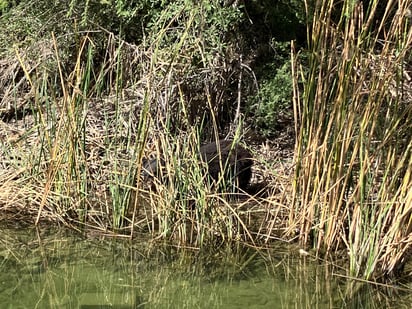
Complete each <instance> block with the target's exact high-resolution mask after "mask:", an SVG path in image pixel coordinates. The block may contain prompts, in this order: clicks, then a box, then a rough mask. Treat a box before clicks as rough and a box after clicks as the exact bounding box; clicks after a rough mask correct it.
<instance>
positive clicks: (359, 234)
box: [290, 1, 412, 279]
mask: <svg viewBox="0 0 412 309" xmlns="http://www.w3.org/2000/svg"><path fill="white" fill-rule="evenodd" d="M334 2H335V1H329V2H319V5H318V6H317V8H316V10H315V14H314V18H313V27H312V37H311V39H310V42H309V45H310V52H311V54H310V57H309V60H308V61H309V63H308V64H309V67H308V71H307V74H306V73H304V74H305V75H306V77H305V78H306V80H305V82H304V92H303V96H302V100H303V101H302V102H301V103H300V102H299V101H298V100H297V99H295V117H296V122H297V123H300V124H301V125H300V128H299V129H298V139H297V148H296V149H297V151H296V154H295V161H296V176H295V177H296V180H295V184H294V206H295V208H294V211H292V212H291V214H290V217H291V222H292V226H294V227H296V228H298V229H299V233H300V240H301V242H302V243H303V244H312V246H313V247H315V248H316V250H317V252H326V253H333V252H335V251H336V250H340V249H343V248H345V249H346V250H347V252H348V255H349V260H350V273H351V275H353V276H356V277H362V278H366V279H369V278H371V277H373V276H375V275H378V276H379V275H391V274H392V275H393V274H394V273H396V271H397V270H396V267H395V265H398V267H400V265H402V264H404V263H405V259H404V258H405V257H406V254H407V252H408V251H409V250H410V247H411V244H412V242H411V238H410V231H411V228H412V226H411V223H412V220H411V218H412V217H411V211H412V208H411V207H412V204H411V203H410V195H411V194H412V193H411V188H412V182H411V181H412V179H411V177H410V175H411V172H412V170H411V162H412V161H411V160H412V152H411V150H412V149H411V144H412V136H411V132H412V131H411V123H412V110H411V106H410V103H408V102H409V101H408V100H409V99H408V98H409V97H410V95H409V93H410V91H411V90H410V89H409V87H408V84H409V82H408V80H407V78H406V75H405V74H404V73H405V72H404V69H405V67H404V66H405V63H406V62H407V59H408V50H409V48H410V45H411V39H412V30H411V28H410V22H409V19H408V18H407V17H406V16H407V15H408V14H409V11H408V9H407V8H408V7H409V5H410V3H408V1H400V5H401V6H400V7H399V8H398V7H397V6H396V5H395V3H394V2H391V1H389V2H388V3H387V6H386V12H385V14H384V18H383V19H381V20H379V23H380V24H378V25H377V26H375V27H373V29H375V30H378V29H379V31H378V32H376V33H375V32H373V31H371V28H368V27H367V26H366V25H367V23H370V22H372V20H376V19H375V15H374V14H375V8H376V5H377V2H378V1H372V2H371V4H370V5H371V7H370V13H369V14H368V13H367V12H366V11H363V10H362V5H361V4H354V3H353V2H352V1H344V7H343V10H342V13H341V14H342V15H341V17H340V19H339V20H336V17H335V19H334V17H333V13H334V11H333V7H334ZM369 20H370V21H369ZM381 36H384V38H381ZM295 98H296V96H295Z"/></svg>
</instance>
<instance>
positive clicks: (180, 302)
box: [0, 228, 412, 308]
mask: <svg viewBox="0 0 412 309" xmlns="http://www.w3.org/2000/svg"><path fill="white" fill-rule="evenodd" d="M0 233H1V235H2V236H1V241H0V308H409V307H410V304H411V303H412V302H411V301H412V298H411V296H410V295H409V293H407V292H400V291H399V290H398V289H392V288H389V289H388V288H387V289H385V291H383V290H382V289H381V288H377V287H373V286H370V285H366V284H362V285H359V284H353V282H349V281H347V280H344V279H343V278H342V277H340V276H336V275H334V273H338V272H340V273H342V270H340V271H338V269H334V268H333V267H331V266H328V265H326V263H319V262H316V261H314V260H313V259H312V258H310V257H303V256H300V255H299V254H298V253H296V252H295V251H296V250H293V249H291V248H288V249H286V247H284V246H279V248H274V249H273V250H271V251H263V252H260V253H258V252H256V250H253V249H248V248H245V247H241V246H232V247H230V248H229V247H227V246H226V247H223V246H221V247H219V246H217V248H214V249H213V250H183V249H177V248H175V247H171V246H166V245H162V246H160V245H159V244H156V245H153V244H150V242H148V241H145V240H144V239H135V240H133V241H132V242H130V241H128V240H124V239H123V240H121V239H108V238H102V237H99V238H97V237H94V238H90V237H89V238H86V237H82V236H81V235H79V234H76V233H73V232H68V231H64V230H62V229H59V230H54V231H50V230H36V229H21V228H20V229H10V228H0ZM204 251H206V252H204Z"/></svg>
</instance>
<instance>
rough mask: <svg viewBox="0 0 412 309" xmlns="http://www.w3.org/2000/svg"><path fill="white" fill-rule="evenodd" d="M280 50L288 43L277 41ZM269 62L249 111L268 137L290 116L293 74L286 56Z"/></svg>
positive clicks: (256, 126)
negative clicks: (281, 121)
mask: <svg viewBox="0 0 412 309" xmlns="http://www.w3.org/2000/svg"><path fill="white" fill-rule="evenodd" d="M275 45H277V46H279V47H280V50H282V49H283V50H284V51H285V50H286V49H287V46H288V44H284V43H276V44H275ZM277 58H278V60H277V61H276V60H275V61H273V62H271V63H269V64H267V65H266V66H265V68H264V70H263V72H262V73H261V75H262V76H263V78H262V80H261V81H260V82H259V92H258V93H257V94H256V95H255V96H254V97H251V98H250V99H249V106H248V113H249V114H251V115H252V117H251V118H250V121H251V122H252V124H253V126H254V127H255V128H256V129H257V130H258V131H259V132H260V133H261V134H262V135H263V136H266V137H270V136H274V135H275V134H276V132H277V131H278V130H279V129H280V128H279V122H280V120H284V118H285V117H290V113H291V105H292V91H293V83H292V74H291V69H290V61H289V60H287V59H286V56H279V57H277Z"/></svg>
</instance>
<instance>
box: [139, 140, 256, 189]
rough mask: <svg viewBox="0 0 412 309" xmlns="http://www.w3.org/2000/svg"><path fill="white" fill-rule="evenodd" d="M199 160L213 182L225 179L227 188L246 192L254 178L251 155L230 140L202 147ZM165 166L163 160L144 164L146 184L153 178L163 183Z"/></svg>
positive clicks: (149, 161)
mask: <svg viewBox="0 0 412 309" xmlns="http://www.w3.org/2000/svg"><path fill="white" fill-rule="evenodd" d="M199 159H200V160H201V161H203V162H204V163H206V164H205V165H206V166H207V173H208V178H209V180H210V181H211V182H214V183H216V182H219V181H222V180H221V179H220V178H222V177H223V180H224V181H223V184H224V186H225V187H227V185H236V186H237V187H238V188H240V189H241V190H246V187H247V186H248V184H249V181H250V179H251V177H252V164H253V160H252V155H251V153H250V152H249V151H248V150H246V149H245V148H244V147H242V146H241V145H238V144H233V141H230V140H219V142H218V143H216V142H212V143H209V144H206V145H203V146H201V147H200V155H199ZM164 166H165V161H164V159H163V158H161V159H152V160H148V161H146V162H144V163H143V170H142V175H143V179H144V180H145V182H148V181H150V180H153V178H157V179H159V180H160V181H161V178H162V175H165V173H164V171H163V168H164ZM220 183H222V182H220ZM221 187H222V186H220V188H221Z"/></svg>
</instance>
